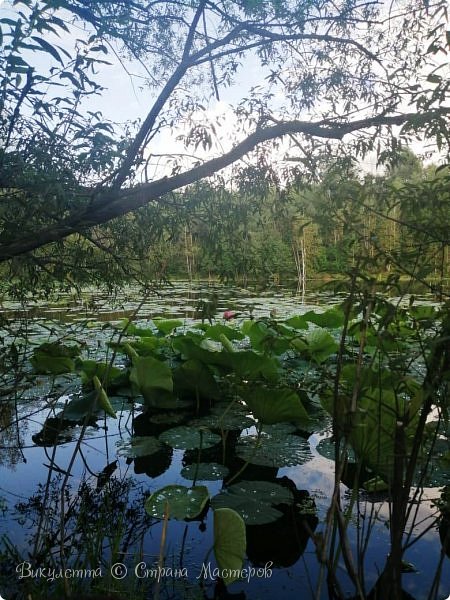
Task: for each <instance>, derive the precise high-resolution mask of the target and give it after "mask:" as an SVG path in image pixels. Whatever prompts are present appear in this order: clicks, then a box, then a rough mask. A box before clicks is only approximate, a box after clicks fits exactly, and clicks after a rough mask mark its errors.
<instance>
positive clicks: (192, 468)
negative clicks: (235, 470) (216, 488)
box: [181, 462, 229, 481]
mask: <svg viewBox="0 0 450 600" xmlns="http://www.w3.org/2000/svg"><path fill="white" fill-rule="evenodd" d="M228 472H229V470H228V468H227V467H225V466H224V465H219V463H214V462H213V463H198V464H193V465H187V466H186V467H184V468H183V469H181V476H182V477H184V478H185V479H189V480H190V481H194V479H195V480H200V481H219V480H220V479H224V477H226V476H227V475H228Z"/></svg>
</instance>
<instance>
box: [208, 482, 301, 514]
mask: <svg viewBox="0 0 450 600" xmlns="http://www.w3.org/2000/svg"><path fill="white" fill-rule="evenodd" d="M293 502H294V496H293V494H292V492H291V490H289V489H288V488H285V487H283V486H281V485H278V484H276V483H271V482H268V481H240V482H239V483H235V484H233V485H230V486H229V487H227V488H226V489H225V490H223V491H222V492H220V494H218V495H217V496H214V498H212V500H211V505H212V507H213V508H214V510H217V509H219V508H231V509H233V510H235V511H236V512H237V513H239V515H240V516H241V517H242V518H243V520H244V521H245V523H246V524H247V525H264V524H265V523H272V522H273V521H276V520H277V519H279V518H280V517H282V516H283V513H282V512H281V511H280V510H278V509H277V508H275V506H277V505H279V504H292V503H293Z"/></svg>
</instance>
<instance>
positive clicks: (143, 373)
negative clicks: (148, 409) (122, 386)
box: [130, 356, 173, 402]
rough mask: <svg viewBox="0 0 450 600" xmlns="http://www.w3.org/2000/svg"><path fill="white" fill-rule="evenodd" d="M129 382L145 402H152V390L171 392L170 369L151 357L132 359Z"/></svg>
mask: <svg viewBox="0 0 450 600" xmlns="http://www.w3.org/2000/svg"><path fill="white" fill-rule="evenodd" d="M130 381H131V382H132V383H133V384H134V385H135V386H136V387H137V389H138V390H139V391H140V393H141V394H142V395H143V396H144V398H145V399H146V400H149V401H150V402H152V401H153V400H154V393H153V392H154V390H155V389H160V390H165V391H167V392H172V391H173V381H172V371H171V369H170V367H169V366H168V365H167V364H165V363H164V362H161V361H160V360H157V359H156V358H153V357H152V356H135V357H133V366H132V368H131V372H130Z"/></svg>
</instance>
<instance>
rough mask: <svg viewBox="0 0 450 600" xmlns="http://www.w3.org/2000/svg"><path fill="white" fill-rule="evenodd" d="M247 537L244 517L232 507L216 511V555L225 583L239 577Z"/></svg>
mask: <svg viewBox="0 0 450 600" xmlns="http://www.w3.org/2000/svg"><path fill="white" fill-rule="evenodd" d="M246 546H247V539H246V535H245V523H244V521H243V519H242V517H241V516H240V515H239V513H237V512H236V511H234V510H233V509H231V508H218V509H217V510H215V511H214V555H215V557H216V561H217V564H218V566H219V569H220V571H221V572H222V573H223V576H222V579H223V581H224V583H225V585H229V584H230V583H233V581H236V580H237V579H239V577H238V575H237V574H238V573H239V571H241V570H242V565H243V564H244V556H245V548H246Z"/></svg>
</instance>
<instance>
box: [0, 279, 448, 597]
mask: <svg viewBox="0 0 450 600" xmlns="http://www.w3.org/2000/svg"><path fill="white" fill-rule="evenodd" d="M209 291H210V290H209V288H202V289H200V290H190V291H189V290H186V286H185V285H184V284H175V286H174V288H172V289H170V290H166V291H164V293H163V296H162V297H153V298H152V299H151V300H149V301H148V302H147V303H146V304H145V305H144V307H143V309H142V312H141V314H142V316H157V315H158V314H165V315H166V316H167V313H166V312H165V310H166V309H165V307H167V306H168V307H169V310H170V311H172V314H171V315H170V316H179V317H188V318H190V317H192V316H193V311H194V309H195V306H196V303H197V301H198V299H199V298H205V299H207V297H208V293H209ZM242 293H243V292H242V290H240V289H234V290H226V291H221V292H220V304H219V315H220V311H222V310H226V309H230V308H231V309H234V310H241V311H243V312H246V311H248V310H249V306H251V305H254V314H255V316H260V315H264V316H268V313H269V312H270V310H271V309H272V308H277V310H278V314H277V316H278V317H279V318H283V317H285V316H287V315H291V314H293V313H303V312H306V310H309V308H312V307H313V306H315V305H317V304H325V305H326V304H332V303H333V301H334V303H335V302H336V298H333V297H331V296H330V294H325V295H321V294H320V293H319V294H318V293H311V294H310V295H307V296H306V298H305V304H302V302H301V298H299V297H298V296H295V295H288V296H281V295H280V296H277V297H274V295H273V291H271V292H268V293H269V294H271V296H269V297H266V296H265V295H263V294H262V293H258V294H253V295H249V296H248V297H246V298H242V297H240V299H239V301H238V299H237V294H239V295H241V294H242ZM136 303H137V301H136V300H128V301H127V302H126V303H124V306H123V310H124V311H130V310H133V308H134V307H135V306H136ZM8 308H18V307H14V306H12V305H11V306H9V307H8ZM103 309H104V315H109V314H111V307H110V306H107V305H104V306H103ZM76 310H78V316H79V315H80V310H81V311H82V310H84V311H85V316H89V310H87V309H86V307H84V308H82V309H80V307H78V308H77V309H76ZM108 311H109V312H108ZM189 313H191V314H189ZM50 314H51V311H49V315H50ZM61 314H62V315H64V316H67V311H66V310H65V309H64V310H62V311H61ZM73 314H74V315H75V314H76V312H74V313H73ZM93 314H94V313H92V315H93ZM116 316H117V318H118V319H119V318H121V317H122V316H123V314H119V313H117V314H116ZM41 323H42V321H41ZM32 329H33V327H32V325H31V330H32ZM74 332H76V336H75V337H76V339H78V340H79V341H85V342H86V343H87V346H86V351H89V354H90V358H98V357H99V356H101V353H102V350H99V349H98V344H97V340H98V339H99V336H101V339H102V340H103V341H105V340H107V339H109V338H110V336H111V330H110V329H106V330H105V331H103V332H102V331H101V324H99V325H98V326H97V325H95V323H93V324H92V326H90V327H88V328H87V329H86V328H83V327H82V325H81V324H80V325H76V324H75V325H74ZM35 337H36V341H38V342H39V343H40V342H41V341H46V340H47V339H48V337H49V332H48V330H46V329H43V328H41V327H39V328H37V331H36V333H35ZM77 386H78V380H77V379H75V380H73V381H71V380H70V377H69V378H67V379H65V378H56V380H55V387H53V388H52V389H53V391H54V392H55V394H54V399H55V401H57V404H58V405H57V407H56V409H55V410H56V412H58V411H59V410H61V404H62V403H63V402H64V401H65V399H66V397H65V396H64V394H70V392H71V391H72V390H73V389H76V387H77ZM50 388H51V386H50V385H49V383H48V381H46V378H45V377H44V378H40V380H39V382H38V384H37V385H36V386H34V387H33V388H30V389H29V390H26V391H24V393H23V401H22V402H20V404H19V406H18V412H19V414H20V416H21V417H23V416H25V415H27V414H32V413H36V414H33V416H32V417H31V418H30V420H29V421H28V422H27V423H26V427H25V423H24V422H21V428H20V431H21V436H22V438H23V445H24V450H23V453H24V456H25V458H26V461H27V462H26V463H24V462H22V455H21V454H20V453H19V454H17V453H15V454H14V456H13V455H12V454H8V452H9V451H7V450H2V449H1V448H0V452H2V453H3V464H1V463H0V499H4V501H5V503H6V506H7V507H8V512H6V514H3V513H2V510H1V509H2V507H3V503H2V504H0V535H1V533H3V532H8V534H9V536H10V539H12V540H13V541H14V543H16V544H17V545H18V547H19V548H22V549H27V538H26V536H27V534H28V533H29V532H28V531H26V530H25V529H24V527H23V525H21V524H20V523H19V522H18V521H17V514H15V515H14V514H13V513H14V505H15V504H16V502H18V501H20V500H21V499H22V500H26V499H27V498H28V497H30V496H31V495H33V494H35V493H36V490H37V486H38V484H39V483H41V482H43V481H45V479H46V477H47V474H48V469H47V468H46V467H43V465H45V464H46V465H49V464H50V462H51V456H52V452H53V449H52V448H51V447H50V448H42V447H36V446H34V444H33V442H32V440H31V435H33V434H35V433H36V432H38V431H39V430H40V429H41V427H42V424H43V422H44V420H45V417H46V416H47V414H48V411H46V412H44V413H42V412H41V413H39V412H36V411H38V410H39V408H40V407H41V406H42V403H43V402H44V401H45V395H46V394H47V393H48V392H49V390H50ZM136 410H137V412H139V411H140V406H139V405H137V406H136ZM14 414H15V413H14V411H13V410H12V411H11V414H10V415H9V417H8V415H7V414H6V413H5V412H3V420H2V427H4V426H5V425H6V424H7V421H8V419H13V418H14ZM3 421H5V422H3ZM97 425H98V427H99V429H94V428H92V427H89V428H88V429H87V435H86V439H85V440H84V441H83V443H82V445H81V449H82V452H83V456H84V458H85V461H86V463H87V465H88V467H89V470H91V471H92V472H94V473H99V472H101V471H102V469H103V468H104V467H105V466H106V465H107V464H108V463H111V462H112V461H114V460H115V459H116V458H117V457H116V442H117V441H119V440H122V439H125V440H126V439H128V438H129V437H130V434H131V419H130V415H129V413H128V412H127V411H125V412H124V413H123V414H122V415H119V418H118V419H117V420H112V419H108V421H107V428H108V432H107V433H108V437H107V438H106V436H105V433H106V432H105V430H104V425H105V423H104V421H103V420H102V419H100V420H98V421H97ZM0 429H1V427H0ZM13 429H14V431H12V430H13ZM79 430H80V427H79V426H77V427H75V428H74V430H73V432H72V433H73V435H74V436H75V437H76V436H77V435H78V432H79ZM251 432H252V430H248V433H251ZM15 435H16V434H15V428H8V429H6V430H5V431H3V432H0V447H1V446H8V445H10V444H11V443H12V442H13V441H14V439H15ZM324 437H325V435H324V434H320V433H319V434H313V435H312V436H311V437H310V438H309V443H310V447H311V452H312V459H311V460H309V461H308V462H306V463H305V464H302V465H299V466H295V467H287V468H283V469H280V470H279V471H278V477H282V476H287V477H289V478H290V479H291V480H292V481H293V482H294V483H295V484H296V486H297V488H298V489H299V490H301V489H307V490H308V491H309V493H310V495H311V497H312V498H313V499H314V502H315V505H316V507H317V510H318V516H319V518H320V521H321V522H320V523H319V525H318V527H317V529H316V533H318V532H319V531H322V530H323V528H324V526H323V524H322V523H323V520H324V518H325V517H326V512H327V510H328V507H329V498H330V496H331V494H332V491H333V486H334V469H333V462H332V461H331V460H328V459H326V458H324V457H323V456H321V455H320V454H319V453H318V452H317V450H316V446H317V444H318V442H319V441H320V440H321V439H323V438H324ZM74 448H75V442H74V441H71V442H67V443H64V444H62V445H60V446H58V447H57V448H56V453H55V462H56V464H57V466H58V467H59V468H60V469H62V470H65V469H66V468H67V467H68V465H69V463H70V460H71V457H72V453H73V450H74ZM183 455H184V452H183V451H182V450H174V451H173V455H172V459H171V465H170V468H169V469H168V470H167V471H166V472H165V473H163V474H161V475H159V476H157V477H155V478H153V479H151V478H149V477H148V476H147V475H146V474H145V473H141V474H137V475H136V474H135V473H134V465H133V464H130V465H127V461H126V458H124V457H120V458H119V459H118V467H117V471H116V472H115V476H117V477H119V478H125V479H126V478H128V477H133V478H134V480H135V481H136V482H137V483H138V484H139V485H140V487H141V488H142V489H144V490H146V491H148V493H151V492H154V491H156V490H157V489H159V488H161V487H163V486H165V485H168V484H180V485H187V486H190V485H191V484H192V481H189V480H185V479H184V478H183V477H182V476H181V474H180V471H181V469H182V467H183ZM8 461H9V462H10V464H9V465H8V464H7V463H8ZM85 477H87V478H90V481H92V482H93V485H95V481H96V480H95V478H93V477H91V476H90V475H89V474H88V473H87V471H86V468H85V466H84V465H83V463H82V461H80V460H77V461H76V463H75V467H74V469H73V470H72V476H71V477H70V478H69V481H70V485H71V490H72V492H71V493H72V494H74V493H75V492H76V490H77V489H78V486H79V484H80V482H81V481H82V480H83V479H84V478H85ZM199 483H200V484H202V483H205V484H206V485H207V486H208V488H209V490H210V494H211V495H214V494H216V493H218V492H219V491H220V488H221V481H215V482H207V483H206V482H201V481H200V482H199ZM341 487H342V490H343V491H345V489H346V488H344V486H343V485H342V486H341ZM136 493H137V492H136ZM436 496H438V493H437V490H436V489H433V490H432V489H427V490H426V493H425V495H424V500H425V499H426V500H427V501H426V502H423V503H422V504H421V505H420V507H419V511H418V514H417V518H416V522H417V523H418V525H417V526H416V528H415V531H414V533H415V534H416V535H420V534H421V533H422V532H423V531H424V530H425V529H426V527H427V526H428V525H429V524H430V516H431V515H432V513H433V512H434V509H433V508H432V507H431V505H430V502H429V501H428V500H429V499H430V498H434V497H436ZM343 497H344V503H347V502H348V493H347V495H344V494H343ZM359 508H360V512H362V513H363V514H364V513H366V514H369V513H370V511H371V510H374V511H376V512H377V513H378V520H377V523H376V525H375V527H374V530H373V532H372V536H371V542H370V544H369V546H368V550H367V554H366V559H365V566H366V568H367V571H366V584H367V588H368V589H370V587H371V585H372V584H373V583H374V581H375V578H376V573H377V571H378V570H381V569H382V567H383V565H384V562H385V558H386V556H385V555H386V552H387V550H388V547H389V530H388V529H387V527H386V522H387V519H388V505H387V504H384V505H382V504H380V503H376V504H375V503H374V504H371V503H369V502H365V501H363V500H362V501H361V503H360V507H359ZM211 513H212V511H209V513H208V515H207V518H206V521H205V525H206V529H205V530H204V531H201V530H200V529H199V522H198V521H194V522H191V523H184V522H178V521H170V522H169V524H168V539H167V548H166V557H167V559H166V565H167V566H169V565H170V566H173V567H174V568H177V567H181V566H186V567H187V568H188V572H189V577H190V579H192V580H193V582H194V583H198V582H197V581H196V577H197V576H198V575H200V572H201V565H202V563H203V561H204V560H206V554H207V551H208V549H209V548H210V547H211V546H212V536H213V526H212V515H211ZM9 515H12V516H13V518H12V519H9V518H8V517H9ZM366 520H367V519H366ZM364 521H365V520H364V519H362V523H364ZM352 524H353V523H352ZM161 532H162V524H161V523H156V524H155V525H152V526H151V527H150V528H149V530H148V532H147V534H146V538H145V546H144V552H145V556H144V560H145V561H146V562H147V564H148V565H151V564H152V562H153V561H154V560H155V558H156V557H157V556H158V554H159V544H160V539H161ZM349 539H350V543H351V544H352V546H353V548H354V547H355V543H356V530H355V528H354V527H350V529H349ZM183 540H184V541H183ZM440 552H441V544H440V541H439V537H438V535H437V532H436V530H435V528H432V529H431V530H430V531H428V532H426V533H425V534H424V535H423V536H422V537H421V539H420V541H418V542H417V543H416V544H414V545H413V546H412V547H411V548H410V549H408V551H407V553H406V555H405V560H406V561H408V562H411V563H412V564H413V565H414V566H415V567H416V568H417V569H418V571H419V572H418V573H411V574H405V575H404V577H403V579H404V588H405V589H406V590H407V591H408V592H409V593H410V594H412V595H413V596H414V597H415V598H416V600H425V599H426V598H427V595H428V592H429V590H430V589H431V585H432V582H433V577H434V575H435V571H436V565H437V564H438V562H439V559H440ZM208 560H213V559H212V555H211V556H210V558H209V559H208ZM341 566H342V565H339V567H338V573H339V576H340V577H341V575H342V586H343V589H344V590H345V591H346V592H348V594H349V595H351V594H352V593H353V588H352V585H351V583H350V582H349V581H347V579H346V576H345V574H344V569H343V568H341ZM317 575H318V562H317V558H316V553H315V547H314V544H313V543H312V542H311V540H309V542H308V544H307V546H306V550H305V552H304V554H303V555H302V556H301V558H300V559H299V560H298V561H297V562H296V563H295V564H294V565H293V566H291V567H288V568H285V569H274V570H273V572H272V576H271V578H270V579H264V578H259V579H258V578H254V579H252V581H251V582H250V584H248V583H246V582H237V583H235V584H233V585H232V586H231V587H230V588H229V591H230V592H231V593H238V592H241V591H243V592H245V594H246V597H247V598H248V600H258V599H261V600H271V598H273V597H275V596H274V590H277V591H276V595H277V596H278V594H282V595H283V597H284V598H285V599H286V600H291V599H292V600H294V598H295V599H297V598H299V592H300V593H301V597H302V598H309V597H312V592H311V590H312V589H315V586H316V579H317ZM176 585H177V586H180V588H182V585H183V584H182V582H177V583H176ZM205 587H206V590H207V593H208V595H209V596H212V594H213V591H212V582H211V581H206V582H205ZM323 587H324V588H325V589H324V590H323V593H322V598H323V600H325V599H326V598H327V592H326V585H324V586H323ZM184 593H185V592H183V591H182V590H181V591H179V592H178V594H179V597H180V598H182V597H183V595H184ZM449 593H450V560H449V559H448V558H447V557H446V558H444V561H443V565H442V583H441V587H440V590H439V593H438V596H437V597H438V599H440V598H442V599H443V598H446V597H447V596H448V594H449Z"/></svg>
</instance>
